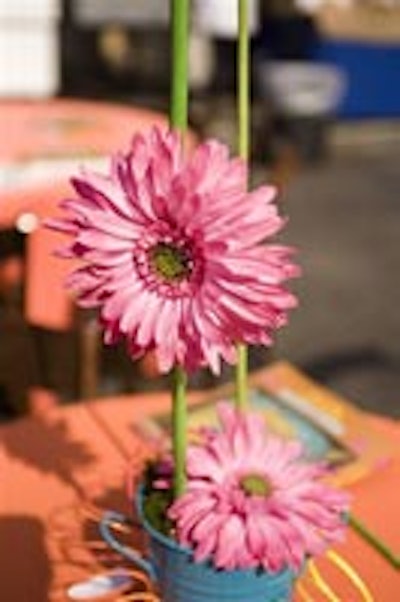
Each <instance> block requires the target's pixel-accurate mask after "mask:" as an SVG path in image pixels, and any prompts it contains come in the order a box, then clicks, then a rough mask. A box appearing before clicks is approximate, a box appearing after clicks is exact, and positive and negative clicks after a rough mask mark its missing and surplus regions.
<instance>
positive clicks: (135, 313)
mask: <svg viewBox="0 0 400 602" xmlns="http://www.w3.org/2000/svg"><path fill="white" fill-rule="evenodd" d="M171 8H172V39H173V44H172V46H173V83H172V103H171V104H172V111H171V119H170V125H171V127H170V129H169V130H167V129H165V130H162V129H159V128H156V127H155V128H153V129H152V130H150V131H149V132H147V133H144V134H135V135H134V136H133V139H132V142H131V145H130V147H129V148H128V149H127V151H125V152H121V153H119V154H116V155H115V156H113V157H112V159H111V164H110V169H109V171H108V173H106V174H98V173H92V172H86V171H84V172H82V174H81V175H80V176H79V177H75V178H73V179H72V185H73V188H74V192H75V196H74V197H73V198H70V199H67V200H64V201H63V202H62V204H61V206H62V208H63V210H64V215H63V216H62V217H61V218H59V219H57V220H53V221H52V223H51V227H53V228H56V229H58V230H60V231H62V232H64V233H65V234H66V235H67V236H68V237H69V239H70V242H69V244H68V245H67V246H66V247H65V248H64V249H63V250H62V251H60V254H61V255H62V256H63V257H74V258H79V259H80V260H81V261H82V266H81V267H80V268H79V269H77V270H76V271H75V272H73V273H72V274H71V275H70V277H69V278H68V283H67V284H68V286H69V287H70V288H71V289H72V290H73V291H74V293H75V295H76V298H77V302H78V303H79V304H80V305H81V306H83V307H92V308H93V307H97V308H99V312H100V321H101V324H102V325H103V328H104V340H105V342H106V343H107V344H112V343H115V342H117V341H119V340H121V339H125V340H126V345H127V351H128V353H129V355H130V356H131V357H132V359H136V358H139V357H141V356H143V355H144V354H146V353H148V352H153V353H154V355H155V358H156V361H157V363H158V367H159V370H160V371H161V372H164V373H168V372H171V373H172V374H173V376H174V378H173V387H172V400H173V406H172V426H173V428H172V431H173V434H172V439H173V441H172V458H171V459H170V461H169V462H167V463H166V462H165V459H161V460H159V461H158V462H156V464H155V465H154V466H152V467H151V469H150V470H149V471H148V474H147V478H146V479H145V483H144V487H143V488H142V489H141V490H140V492H139V513H140V514H141V516H142V520H143V524H144V526H145V528H146V529H147V531H148V532H149V534H150V547H151V554H152V559H153V564H154V567H155V573H154V574H155V577H156V579H157V580H158V581H159V582H160V584H161V587H162V590H163V599H164V600H165V601H166V602H169V601H171V602H172V601H174V602H192V601H193V602H198V601H201V600H205V599H206V598H208V599H210V600H233V599H239V598H240V599H243V598H244V599H251V600H252V601H253V602H257V601H258V600H259V601H260V602H261V601H263V602H267V601H268V600H271V601H272V600H275V601H277V600H282V601H284V600H290V599H291V592H292V587H293V581H294V580H295V577H296V575H297V574H298V573H299V571H301V569H302V566H303V565H304V563H305V561H306V560H307V558H309V557H310V556H313V555H315V554H318V553H320V552H322V551H323V550H324V549H325V548H326V547H327V546H328V545H330V544H331V543H332V542H334V541H337V540H338V539H340V538H341V537H342V536H343V532H344V521H343V515H344V513H345V512H346V510H347V508H348V499H347V496H346V495H345V494H343V493H341V492H338V491H335V490H334V489H332V488H331V487H330V486H329V485H328V484H327V483H326V482H325V481H324V479H323V477H324V475H325V469H324V468H323V467H322V466H321V465H314V464H310V463H307V462H306V461H305V460H304V459H303V450H302V447H301V445H300V443H298V442H294V441H292V442H285V441H282V440H280V439H278V438H277V437H275V436H273V435H271V434H269V433H268V432H266V428H265V424H264V423H263V420H262V419H261V418H260V417H259V416H258V415H256V414H253V413H250V412H247V411H246V400H247V362H246V349H247V346H248V345H254V344H262V345H271V344H272V342H273V335H274V332H275V331H276V330H277V329H278V328H280V327H281V326H283V325H284V324H286V322H287V316H288V312H289V310H291V309H292V308H294V307H295V306H296V298H295V296H294V295H293V294H292V293H291V292H289V291H288V290H287V288H286V281H287V280H288V279H289V278H292V277H294V276H297V275H298V274H299V268H298V267H297V265H296V264H295V263H294V261H293V249H291V248H288V247H286V246H282V245H278V244H274V243H273V242H272V241H271V238H273V237H274V236H275V235H276V233H277V232H278V231H279V230H280V229H281V228H282V227H283V225H284V223H285V220H284V219H283V218H282V217H281V216H280V215H279V213H278V209H277V206H276V203H275V197H276V190H275V188H274V187H273V186H270V185H266V186H261V187H259V188H257V189H256V190H253V191H249V190H248V187H247V180H248V177H247V164H248V146H249V140H248V123H247V121H248V104H249V98H248V88H249V86H248V68H247V62H248V41H247V37H248V36H247V25H246V1H245V0H239V23H240V31H239V45H238V47H239V53H238V56H239V61H238V65H239V70H238V72H239V78H238V79H239V94H238V98H239V117H240V118H239V157H238V158H230V155H229V151H228V149H227V148H226V147H225V146H224V145H223V144H221V143H219V142H218V141H215V140H211V141H206V142H204V143H202V144H200V145H199V146H198V147H197V148H196V150H195V151H194V152H193V153H192V154H191V155H186V154H185V152H184V142H183V135H182V134H183V133H184V131H185V129H186V123H187V89H186V81H187V73H186V69H187V65H186V49H187V30H188V11H189V9H188V1H187V0H173V1H172V3H171ZM222 362H228V363H233V364H236V365H237V368H236V374H237V376H236V399H235V401H234V402H225V403H221V404H219V405H218V416H219V420H220V426H219V428H218V429H216V430H212V429H204V430H203V431H202V433H201V436H200V438H199V440H198V442H197V443H196V445H191V446H189V447H188V446H187V441H186V435H187V433H186V431H187V427H186V379H187V373H188V372H192V371H194V370H197V369H198V368H200V367H204V366H205V367H209V368H210V369H211V370H212V371H213V372H214V373H216V374H218V373H219V372H220V369H221V364H222ZM134 560H135V561H136V562H138V564H140V565H141V566H142V567H143V568H144V569H145V570H148V571H149V572H152V571H153V568H152V567H151V566H149V565H148V564H146V563H145V562H144V561H143V560H140V559H138V558H136V557H135V558H134Z"/></svg>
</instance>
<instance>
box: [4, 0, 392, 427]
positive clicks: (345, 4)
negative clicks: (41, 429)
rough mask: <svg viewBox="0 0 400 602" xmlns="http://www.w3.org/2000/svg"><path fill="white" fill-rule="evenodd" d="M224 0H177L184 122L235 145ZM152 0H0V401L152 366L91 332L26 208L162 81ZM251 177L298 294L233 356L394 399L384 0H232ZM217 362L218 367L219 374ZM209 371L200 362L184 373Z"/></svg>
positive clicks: (51, 197) (94, 159)
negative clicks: (279, 215) (281, 362)
mask: <svg viewBox="0 0 400 602" xmlns="http://www.w3.org/2000/svg"><path fill="white" fill-rule="evenodd" d="M235 4H236V2H235V0H197V1H196V0H193V2H192V23H191V36H190V56H189V62H190V125H191V130H192V132H193V137H194V138H196V139H199V140H201V139H202V138H204V137H209V136H215V137H218V138H219V139H221V140H223V141H224V142H226V143H227V144H229V146H230V147H231V148H232V150H233V151H234V150H235V146H236V132H237V130H236V103H235V38H236V26H237V24H236V23H235V19H234V18H233V16H234V15H235V8H234V7H235ZM168 6H169V3H168V1H167V0H113V1H112V2H110V1H108V0H63V1H62V0H0V194H1V198H0V416H1V419H2V420H8V419H12V418H14V417H16V416H19V415H21V414H25V413H35V412H40V411H43V410H45V409H46V407H48V406H51V405H54V404H58V403H73V402H75V401H76V400H78V399H79V400H81V399H85V398H89V397H99V396H107V395H110V394H115V393H122V392H137V391H142V390H148V389H152V388H159V387H163V386H165V381H164V380H163V379H161V378H159V377H158V376H157V373H156V370H155V367H154V363H153V361H152V358H151V357H148V358H145V360H144V361H142V362H140V363H139V364H137V365H132V363H131V362H130V360H129V359H128V358H127V357H126V355H125V352H124V349H123V348H122V347H121V348H118V349H105V348H104V347H103V346H102V344H101V340H100V336H99V332H98V330H97V327H96V321H95V316H94V315H92V314H88V313H87V312H82V311H78V310H77V309H76V308H74V307H73V304H72V302H71V299H69V298H68V296H67V294H66V292H65V291H64V289H63V285H62V281H63V277H64V272H63V270H64V268H61V267H60V266H59V263H60V262H58V261H57V260H55V259H54V258H52V256H51V249H53V248H54V244H55V242H56V241H55V240H54V233H49V232H47V231H45V230H43V229H42V228H40V225H41V222H42V220H43V219H44V218H45V217H48V216H49V215H52V213H53V212H54V211H55V207H56V203H57V201H58V200H59V199H60V198H62V197H63V196H65V195H67V194H68V186H67V183H66V182H67V177H68V175H70V174H71V172H72V171H73V170H75V169H76V168H77V166H78V165H81V164H82V163H84V164H87V165H95V166H101V165H103V164H104V161H105V157H106V155H107V154H108V153H109V152H111V151H114V150H116V148H118V147H121V146H122V147H123V146H126V145H127V144H128V143H129V139H130V136H131V134H132V132H133V131H134V130H135V129H143V128H147V127H148V126H149V124H150V123H152V122H153V121H154V120H156V121H160V122H163V121H165V119H166V116H167V113H168V99H169V36H168V19H169V14H168V13H169V10H168ZM248 6H249V27H250V30H251V36H252V42H251V50H252V112H251V119H252V123H251V130H252V181H253V184H254V185H256V184H258V183H260V182H264V181H266V180H267V181H270V182H274V183H275V184H277V185H278V186H279V189H280V201H279V202H280V205H281V211H282V212H283V213H284V214H286V215H288V216H289V218H290V219H289V226H288V228H287V230H286V232H285V234H284V239H285V240H286V241H288V242H289V243H290V244H294V245H296V246H297V247H299V249H300V261H301V264H302V266H303V270H304V275H303V278H302V279H301V280H300V281H299V282H296V283H295V284H294V289H295V290H296V292H298V294H299V297H300V308H299V310H297V311H296V312H295V313H294V314H293V316H292V319H291V322H290V325H289V327H287V328H286V329H284V330H282V331H281V332H280V333H279V336H278V341H277V345H276V346H275V347H274V348H273V350H272V351H266V350H263V349H254V350H252V352H251V356H250V361H251V367H252V369H256V368H259V367H261V366H263V365H265V364H267V363H268V362H270V361H272V360H273V359H275V358H284V359H287V360H289V361H290V362H293V363H294V364H295V365H297V366H298V367H299V368H301V369H302V370H304V371H305V372H306V373H308V374H310V375H311V376H313V377H315V378H317V379H318V380H320V381H321V382H324V383H326V384H327V385H328V386H329V387H331V388H332V389H334V390H336V391H338V392H339V393H342V394H343V395H344V396H346V397H348V398H349V399H351V400H352V401H353V402H355V403H356V404H358V405H360V406H361V407H364V408H367V409H370V410H374V411H376V412H380V413H384V414H389V415H392V416H397V417H399V416H400V400H399V390H400V318H399V312H398V307H399V306H400V286H399V284H400V283H399V273H400V270H399V268H400V250H399V233H400V219H399V218H400V198H399V190H400V169H399V165H400V162H399V159H400V2H399V1H398V0H360V1H358V2H357V1H356V0H353V1H352V0H325V1H324V0H264V1H262V0H259V1H257V0H248ZM229 377H230V373H229V371H227V372H226V374H224V378H226V379H228V378H229ZM213 384H214V381H213V379H212V378H211V376H210V375H209V374H208V373H206V372H205V373H203V374H200V375H197V376H196V378H195V379H193V385H194V386H198V387H210V386H212V385H213Z"/></svg>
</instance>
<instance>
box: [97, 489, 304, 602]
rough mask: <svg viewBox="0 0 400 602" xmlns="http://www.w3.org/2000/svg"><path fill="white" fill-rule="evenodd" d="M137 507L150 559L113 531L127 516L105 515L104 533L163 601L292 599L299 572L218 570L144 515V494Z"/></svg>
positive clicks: (263, 601) (262, 601) (273, 601)
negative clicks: (146, 577) (197, 558)
mask: <svg viewBox="0 0 400 602" xmlns="http://www.w3.org/2000/svg"><path fill="white" fill-rule="evenodd" d="M137 506H138V511H139V515H140V518H141V524H142V526H143V528H144V530H145V531H146V533H147V535H148V537H149V548H150V550H149V551H150V555H149V558H148V559H147V558H143V557H142V556H140V555H139V554H138V553H137V552H135V551H134V550H132V549H131V548H128V547H126V546H124V545H122V544H121V543H120V542H119V541H118V540H117V539H116V538H115V537H114V535H113V533H112V532H111V527H112V525H115V523H116V522H118V523H126V522H127V518H126V517H125V516H123V515H121V514H118V513H115V512H107V513H105V514H104V516H103V519H102V521H101V523H100V532H101V534H102V536H103V538H104V539H105V541H106V542H107V543H108V544H109V545H110V546H111V547H112V548H113V549H114V550H116V551H118V552H120V553H121V554H122V555H123V556H124V557H125V558H127V559H128V560H130V561H132V562H133V563H135V564H136V566H138V567H139V568H141V569H142V570H144V571H145V572H146V573H147V574H148V575H149V576H150V577H151V578H152V579H153V580H155V581H156V582H157V584H158V586H159V589H160V591H161V592H162V599H163V602H235V600H237V601H238V602H239V600H240V601H241V602H250V601H251V602H290V601H291V600H292V594H293V584H294V579H295V574H294V573H293V572H292V571H290V570H288V569H287V570H283V571H281V572H279V573H268V572H266V571H255V570H236V571H223V570H217V569H215V567H214V566H212V565H211V564H210V563H197V562H194V561H193V558H192V553H191V550H190V549H188V548H185V547H182V546H180V545H179V544H178V543H177V542H176V541H174V540H172V539H169V538H168V537H166V536H165V535H162V534H161V533H159V532H158V531H156V530H155V529H153V527H152V526H151V525H150V524H149V523H148V522H147V521H146V519H145V517H144V516H143V511H142V509H143V495H142V493H141V492H140V493H139V494H138V499H137Z"/></svg>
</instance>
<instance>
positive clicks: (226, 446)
mask: <svg viewBox="0 0 400 602" xmlns="http://www.w3.org/2000/svg"><path fill="white" fill-rule="evenodd" d="M218 413H219V419H220V422H221V425H222V429H221V430H220V431H217V432H215V433H214V434H209V436H208V438H207V439H206V441H205V443H204V444H202V445H197V446H192V447H191V448H190V449H189V453H188V461H187V472H188V487H187V492H186V493H185V494H184V495H183V496H182V497H180V498H178V500H176V501H175V502H174V503H173V505H172V506H171V508H170V510H169V516H170V518H171V519H173V520H174V521H175V523H176V529H177V536H178V539H179V541H180V543H182V544H183V545H189V546H190V547H191V548H192V549H193V550H194V557H195V559H196V560H197V561H203V560H206V559H209V558H210V559H211V560H212V561H213V562H214V564H215V565H216V567H217V568H222V569H245V568H256V567H263V568H264V569H266V570H269V571H272V572H275V571H279V570H281V569H283V568H287V567H291V568H293V569H295V570H298V569H299V568H300V567H301V565H302V563H303V562H304V559H305V558H306V557H307V556H309V555H310V556H312V555H315V554H317V553H320V552H321V551H323V550H324V549H325V548H326V546H327V545H328V544H330V543H331V542H333V541H337V540H339V539H340V538H342V535H343V533H344V523H343V512H344V511H346V510H347V509H348V502H349V499H348V495H347V494H345V493H343V492H339V491H336V490H335V489H333V488H332V487H330V486H328V485H327V484H326V483H325V482H323V481H321V477H322V476H323V475H324V469H323V468H322V466H321V465H320V464H318V465H316V464H310V463H307V462H305V461H304V460H302V459H301V455H302V453H303V449H302V446H301V444H300V443H299V442H297V441H290V442H288V441H285V440H282V439H280V438H278V437H276V436H272V435H268V436H266V432H265V423H264V420H263V419H262V417H261V416H259V415H257V414H254V413H245V414H244V413H239V412H238V411H237V410H235V409H234V408H233V407H232V406H231V405H229V404H220V405H219V406H218Z"/></svg>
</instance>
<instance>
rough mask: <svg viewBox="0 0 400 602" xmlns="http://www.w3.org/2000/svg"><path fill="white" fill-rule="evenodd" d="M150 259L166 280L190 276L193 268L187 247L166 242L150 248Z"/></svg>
mask: <svg viewBox="0 0 400 602" xmlns="http://www.w3.org/2000/svg"><path fill="white" fill-rule="evenodd" d="M150 260H151V263H152V265H153V268H154V269H155V271H156V272H157V274H158V275H159V276H162V277H163V278H165V279H166V280H181V279H182V278H184V277H185V276H189V274H190V273H191V271H192V268H193V265H192V264H193V262H192V259H191V256H190V253H189V251H188V249H187V248H186V247H184V246H183V247H178V246H176V245H173V244H170V243H166V242H160V243H158V244H156V246H155V247H153V248H152V249H151V250H150Z"/></svg>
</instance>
